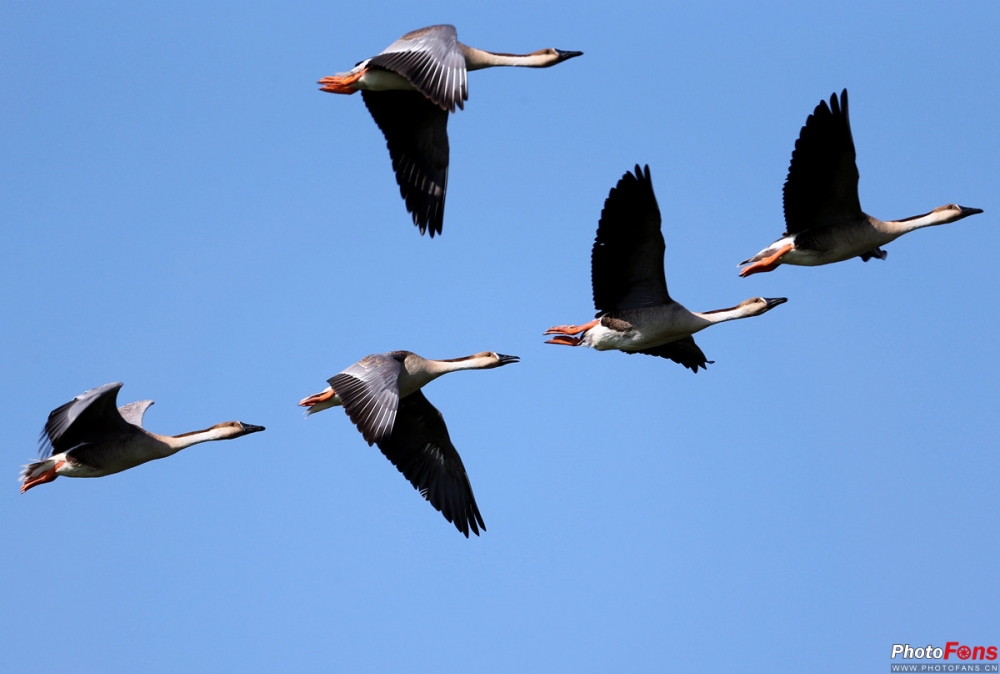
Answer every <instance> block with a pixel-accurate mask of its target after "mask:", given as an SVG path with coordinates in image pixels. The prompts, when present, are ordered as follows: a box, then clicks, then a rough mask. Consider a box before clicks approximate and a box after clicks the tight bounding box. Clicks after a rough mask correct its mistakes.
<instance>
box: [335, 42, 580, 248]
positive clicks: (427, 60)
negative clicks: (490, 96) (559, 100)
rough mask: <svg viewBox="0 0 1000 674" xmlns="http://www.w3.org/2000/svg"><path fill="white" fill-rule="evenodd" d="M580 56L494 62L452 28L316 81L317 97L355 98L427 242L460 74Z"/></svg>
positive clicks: (461, 92) (437, 229)
mask: <svg viewBox="0 0 1000 674" xmlns="http://www.w3.org/2000/svg"><path fill="white" fill-rule="evenodd" d="M582 54H583V52H580V51H563V50H561V49H542V50H539V51H534V52H531V53H530V54H500V53H493V52H488V51H483V50H482V49H476V48H474V47H469V46H467V45H464V44H462V43H461V42H459V41H458V33H457V32H456V31H455V27H454V26H450V25H440V26H428V27H427V28H421V29H420V30H415V31H412V32H410V33H407V34H406V35H404V36H403V37H401V38H399V39H398V40H396V41H395V42H393V43H392V44H391V45H389V46H388V47H386V48H385V50H383V51H382V53H381V54H378V55H377V56H373V57H371V58H368V59H365V60H364V61H361V62H360V63H358V64H357V65H356V66H355V67H354V68H353V69H352V70H350V71H348V72H346V73H340V74H337V75H333V76H330V77H324V78H323V79H321V80H320V81H319V84H321V85H323V86H322V87H320V90H321V91H327V92H330V93H334V94H353V93H354V92H355V91H359V90H360V91H361V92H362V93H361V97H362V99H364V102H365V106H367V108H368V112H370V113H371V116H372V117H373V118H374V119H375V123H376V124H378V128H379V129H381V130H382V134H383V135H384V136H385V140H386V144H387V145H388V147H389V157H390V158H391V159H392V169H393V171H395V172H396V182H397V183H398V184H399V192H400V195H401V196H402V197H403V200H404V201H405V202H406V210H407V211H409V213H410V214H411V215H412V217H413V224H414V225H416V226H417V227H419V228H420V233H421V234H424V233H425V232H426V231H427V230H428V229H429V230H430V234H431V237H432V238H433V237H434V235H435V234H440V233H441V227H442V223H443V220H444V198H445V191H446V190H447V188H448V129H447V126H448V113H449V112H455V106H458V107H459V108H463V109H464V107H465V101H467V100H468V99H469V89H468V84H467V81H466V72H467V71H469V70H480V69H482V68H492V67H495V66H524V67H528V68H548V67H550V66H554V65H556V64H557V63H562V62H563V61H566V60H569V59H571V58H574V57H577V56H581V55H582Z"/></svg>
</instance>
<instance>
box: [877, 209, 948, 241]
mask: <svg viewBox="0 0 1000 674" xmlns="http://www.w3.org/2000/svg"><path fill="white" fill-rule="evenodd" d="M955 220H956V218H955V212H954V211H931V212H930V213H927V214H926V215H918V216H915V217H912V218H906V219H905V220H886V221H885V222H883V223H882V227H881V229H883V230H885V232H886V233H888V234H893V235H895V236H901V235H903V234H906V233H907V232H912V231H913V230H915V229H920V228H921V227H933V226H934V225H944V224H947V223H949V222H954V221H955Z"/></svg>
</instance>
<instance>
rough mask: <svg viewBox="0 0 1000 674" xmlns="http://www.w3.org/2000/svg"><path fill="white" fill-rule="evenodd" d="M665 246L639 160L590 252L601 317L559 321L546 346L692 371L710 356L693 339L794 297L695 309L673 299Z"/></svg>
mask: <svg viewBox="0 0 1000 674" xmlns="http://www.w3.org/2000/svg"><path fill="white" fill-rule="evenodd" d="M665 251H666V246H665V244H664V242H663V234H662V233H661V231H660V209H659V207H658V206H657V204H656V195H654V194H653V183H652V181H651V179H650V176H649V166H646V170H645V173H643V171H642V169H640V168H639V166H638V165H636V167H635V175H633V174H632V173H626V174H625V175H624V176H622V179H621V180H619V181H618V185H617V187H615V188H613V189H612V190H611V193H610V194H609V195H608V198H607V200H606V201H605V202H604V210H603V211H601V221H600V224H598V226H597V238H596V239H595V240H594V248H593V251H592V252H591V257H590V278H591V282H592V284H593V287H594V308H596V309H597V318H596V319H595V320H593V321H590V322H589V323H585V324H583V325H559V326H556V327H553V328H549V329H548V330H546V331H545V334H546V335H557V336H556V337H553V338H552V339H550V340H548V341H547V342H546V344H563V345H565V346H589V347H591V348H594V349H597V350H599V351H607V350H609V349H618V350H619V351H624V352H625V353H644V354H647V355H650V356H659V357H661V358H669V359H671V360H672V361H674V362H675V363H680V364H681V365H683V366H684V367H686V368H690V369H691V371H692V372H697V371H698V368H699V367H701V368H706V366H707V365H708V364H709V363H712V362H713V361H710V360H706V359H705V354H704V353H702V351H701V349H700V348H698V345H697V344H695V343H694V339H693V338H692V337H691V335H693V334H694V333H696V332H698V331H700V330H704V329H705V328H707V327H709V326H710V325H715V324H716V323H722V322H723V321H732V320H736V319H737V318H747V317H749V316H758V315H760V314H763V313H764V312H766V311H769V310H771V309H773V308H774V307H776V306H778V305H779V304H784V303H785V302H787V301H788V300H786V299H785V298H784V297H777V298H771V299H768V298H766V297H753V298H751V299H748V300H744V301H743V302H740V303H739V304H738V305H737V306H735V307H732V308H730V309H718V310H716V311H706V312H704V313H699V312H691V311H688V310H687V309H685V308H684V307H683V306H681V305H680V304H678V303H677V302H675V301H674V300H672V299H671V298H670V295H669V294H668V293H667V280H666V276H665V274H664V271H663V254H664V252H665Z"/></svg>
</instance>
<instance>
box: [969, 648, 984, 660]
mask: <svg viewBox="0 0 1000 674" xmlns="http://www.w3.org/2000/svg"><path fill="white" fill-rule="evenodd" d="M985 657H986V647H985V646H976V647H975V648H973V649H972V659H973V660H982V659H983V658H985Z"/></svg>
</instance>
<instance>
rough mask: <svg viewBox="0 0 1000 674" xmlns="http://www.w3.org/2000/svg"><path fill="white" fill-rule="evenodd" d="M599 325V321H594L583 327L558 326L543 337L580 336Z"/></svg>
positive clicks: (547, 331)
mask: <svg viewBox="0 0 1000 674" xmlns="http://www.w3.org/2000/svg"><path fill="white" fill-rule="evenodd" d="M597 323H598V320H597V319H594V320H592V321H591V322H590V323H584V324H583V325H556V326H553V327H551V328H549V329H548V330H546V331H545V332H543V333H542V334H543V335H578V334H580V333H581V332H586V331H587V330H590V329H591V328H592V327H594V326H595V325H597Z"/></svg>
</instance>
